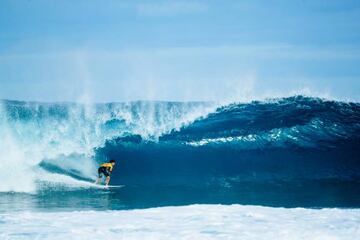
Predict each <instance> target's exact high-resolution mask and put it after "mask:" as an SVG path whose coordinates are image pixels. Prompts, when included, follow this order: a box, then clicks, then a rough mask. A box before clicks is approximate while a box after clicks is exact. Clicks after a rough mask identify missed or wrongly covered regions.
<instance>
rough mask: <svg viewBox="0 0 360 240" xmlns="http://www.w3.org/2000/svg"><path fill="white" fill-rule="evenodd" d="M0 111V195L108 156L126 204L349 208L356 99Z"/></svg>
mask: <svg viewBox="0 0 360 240" xmlns="http://www.w3.org/2000/svg"><path fill="white" fill-rule="evenodd" d="M0 117H1V122H0V124H1V125H0V134H1V135H2V139H4V141H2V142H1V143H0V150H1V152H3V153H5V152H6V153H7V154H4V155H3V156H2V157H1V159H0V160H1V166H0V169H1V171H2V172H5V173H8V174H9V175H8V176H6V178H5V179H1V183H0V190H1V191H5V192H6V191H30V190H32V191H34V189H35V190H36V189H37V190H39V188H40V189H41V188H42V186H44V185H43V184H39V182H40V183H48V182H57V183H60V184H65V185H66V184H68V183H69V182H71V181H72V180H74V181H75V180H78V181H83V180H89V181H90V180H93V179H95V177H96V167H97V164H98V163H99V162H102V161H105V160H107V159H110V158H115V159H116V160H117V161H118V165H117V166H116V168H115V172H114V174H113V177H112V183H113V184H125V185H126V187H125V188H123V189H121V190H119V194H121V198H122V201H123V203H124V201H125V203H124V204H125V205H127V206H128V207H147V206H154V205H179V204H188V203H242V204H262V205H276V206H350V207H354V206H357V207H359V206H360V199H358V198H356V197H355V196H359V194H360V190H359V189H360V104H359V103H344V102H336V101H327V100H322V99H318V98H311V97H303V96H295V97H290V98H283V99H274V100H269V101H263V102H259V101H254V102H251V103H244V104H235V103H234V104H230V105H225V106H220V107H219V106H218V105H217V104H214V103H191V102H189V103H172V102H133V103H110V104H95V105H81V104H41V103H29V102H14V101H3V103H2V108H1V115H0ZM15 160H16V166H19V167H15V168H13V167H12V166H13V164H14V161H15ZM19 163H20V164H19ZM8 169H13V171H8ZM3 177H4V175H2V178H3ZM16 179H22V180H23V181H24V182H26V184H23V185H21V187H20V186H18V185H17V184H12V183H14V181H15V182H16ZM65 179H67V180H65ZM73 183H74V184H75V182H73ZM45 185H46V184H45Z"/></svg>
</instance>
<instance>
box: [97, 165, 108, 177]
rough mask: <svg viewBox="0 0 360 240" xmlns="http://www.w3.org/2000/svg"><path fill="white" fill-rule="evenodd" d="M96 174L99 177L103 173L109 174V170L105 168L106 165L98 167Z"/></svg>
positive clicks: (106, 175)
mask: <svg viewBox="0 0 360 240" xmlns="http://www.w3.org/2000/svg"><path fill="white" fill-rule="evenodd" d="M98 174H99V178H101V177H102V175H104V176H105V177H109V176H110V172H109V171H108V170H107V169H106V167H99V169H98Z"/></svg>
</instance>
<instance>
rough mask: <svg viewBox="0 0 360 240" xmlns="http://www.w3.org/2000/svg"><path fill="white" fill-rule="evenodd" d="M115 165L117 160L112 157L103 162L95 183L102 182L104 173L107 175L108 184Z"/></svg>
mask: <svg viewBox="0 0 360 240" xmlns="http://www.w3.org/2000/svg"><path fill="white" fill-rule="evenodd" d="M114 166H115V160H113V159H111V160H110V161H109V162H107V163H103V164H101V165H100V167H99V168H98V174H99V177H98V179H96V182H95V184H98V183H100V181H101V179H102V176H103V175H104V176H105V177H106V180H105V186H108V185H109V182H110V175H111V172H112V170H113V167H114Z"/></svg>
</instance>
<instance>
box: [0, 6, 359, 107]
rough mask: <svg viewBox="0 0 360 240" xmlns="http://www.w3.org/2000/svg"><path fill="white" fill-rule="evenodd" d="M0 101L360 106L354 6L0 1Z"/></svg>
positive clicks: (355, 12) (357, 39) (356, 25)
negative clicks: (310, 100) (297, 101)
mask: <svg viewBox="0 0 360 240" xmlns="http://www.w3.org/2000/svg"><path fill="white" fill-rule="evenodd" d="M0 30H1V31H0V99H14V100H25V101H51V102H53V101H92V102H114V101H133V100H164V101H165V100H170V101H246V100H254V99H261V98H268V97H283V96H289V95H295V94H306V95H311V96H318V97H325V98H330V99H337V100H346V101H360V94H359V93H360V1H358V0H354V1H351V0H339V1H338V0H331V1H328V0H293V1H288V0H283V1H282V0H267V1H265V0H264V1H260V0H251V1H246V0H245V1H240V0H239V1H238V0H234V1H230V0H208V1H200V0H198V1H197V0H194V1H185V0H179V1H164V0H159V1H152V0H147V1H145V0H144V1H136V0H135V1H126V0H121V1H120V0H119V1H111V0H107V1H103V0H77V1H73V0H62V1H52V0H1V1H0Z"/></svg>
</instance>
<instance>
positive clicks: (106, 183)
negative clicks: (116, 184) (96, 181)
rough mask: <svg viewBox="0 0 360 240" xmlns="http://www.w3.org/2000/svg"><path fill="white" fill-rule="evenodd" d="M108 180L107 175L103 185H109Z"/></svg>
mask: <svg viewBox="0 0 360 240" xmlns="http://www.w3.org/2000/svg"><path fill="white" fill-rule="evenodd" d="M109 182H110V176H107V177H106V180H105V185H109Z"/></svg>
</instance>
